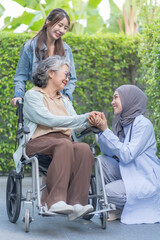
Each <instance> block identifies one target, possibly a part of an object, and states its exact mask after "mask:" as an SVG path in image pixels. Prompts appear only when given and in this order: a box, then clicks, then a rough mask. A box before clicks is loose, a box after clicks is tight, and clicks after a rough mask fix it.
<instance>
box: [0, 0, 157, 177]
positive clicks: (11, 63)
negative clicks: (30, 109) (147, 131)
mask: <svg viewBox="0 0 160 240" xmlns="http://www.w3.org/2000/svg"><path fill="white" fill-rule="evenodd" d="M16 2H21V3H22V2H24V3H25V2H28V1H25V0H23V1H22V0H21V1H20V0H19V1H16ZM29 2H30V1H29ZM34 2H35V1H32V3H34ZM36 2H37V1H36ZM51 2H53V1H49V0H48V1H46V4H42V7H43V9H44V10H45V11H46V14H47V12H48V11H49V10H50V9H49V8H47V6H50V5H49V3H51ZM54 2H56V1H54ZM63 2H64V1H63ZM75 2H76V1H73V3H75ZM77 2H83V1H77ZM99 2H100V1H94V0H93V1H88V5H85V6H81V8H82V7H83V8H84V9H86V13H87V14H88V15H86V16H88V18H87V19H88V22H89V24H88V26H86V27H84V25H82V24H80V23H79V22H78V20H79V18H80V15H78V14H77V13H76V12H74V11H73V9H77V8H73V9H71V10H72V13H71V11H70V10H69V9H66V10H68V12H69V13H70V15H71V18H72V19H73V18H74V21H73V22H71V29H70V31H69V32H68V33H67V34H66V35H65V36H64V37H63V40H64V41H66V42H67V44H68V45H69V46H70V47H71V48H72V52H73V57H74V61H75V66H76V74H77V79H78V80H77V82H76V89H75V91H74V94H73V97H74V99H73V104H74V106H75V109H76V111H77V113H84V112H89V111H92V110H98V111H104V112H105V114H106V116H107V119H108V124H109V126H110V127H111V121H112V118H113V111H112V107H111V101H112V95H113V92H114V90H115V89H116V88H117V87H118V86H120V85H122V84H126V83H129V84H135V85H137V86H139V87H140V88H141V89H142V90H144V91H145V93H146V94H147V98H148V108H147V113H146V115H147V116H148V117H149V118H150V119H151V121H152V123H153V125H154V129H155V134H156V140H157V148H158V152H157V155H158V157H159V158H160V121H159V119H160V20H159V19H158V13H159V6H158V5H156V4H155V3H154V4H153V1H150V2H152V5H150V7H149V5H143V6H145V7H146V10H145V8H144V9H143V8H142V7H141V11H142V12H141V14H140V13H139V18H138V17H137V16H138V14H137V15H135V14H131V13H135V10H134V9H136V6H140V5H138V1H137V3H136V4H137V5H134V4H133V2H134V3H135V2H136V1H125V4H124V9H125V10H126V13H127V9H128V13H129V14H128V15H127V21H126V20H125V11H124V9H122V10H121V9H119V8H118V7H117V6H116V5H115V3H114V1H109V3H110V9H111V10H112V11H111V13H110V16H111V17H110V19H109V20H107V21H106V22H105V23H104V22H103V21H102V19H101V17H100V16H98V14H97V15H96V12H95V11H93V10H95V9H97V4H98V3H99ZM131 2H132V4H131ZM141 2H142V1H141ZM143 2H146V1H143ZM154 2H155V1H154ZM65 3H67V1H65ZM89 4H90V5H89ZM127 4H128V5H127ZM0 6H1V9H2V11H0V12H1V15H3V6H2V5H0ZM30 7H31V6H30ZM32 7H33V6H32ZM34 7H36V6H35V5H34ZM55 7H56V5H55ZM63 8H65V6H63ZM81 8H80V9H81ZM131 9H132V10H131ZM89 10H90V13H88V11H89ZM133 10H134V11H133ZM144 10H145V11H148V22H146V19H145V17H143V16H146V14H144V12H145V11H144ZM153 10H154V11H153ZM37 11H39V10H37ZM118 11H119V12H118ZM131 11H133V12H131ZM143 11H144V12H143ZM39 12H40V11H39ZM153 12H154V14H155V15H154V17H153V14H152V13H153ZM113 13H114V14H113ZM26 14H27V13H24V15H25V18H24V19H28V20H25V21H27V23H28V29H30V30H32V31H30V32H29V31H27V32H25V33H13V31H14V30H15V29H16V27H18V26H19V25H20V23H21V22H22V19H23V17H24V16H23V17H22V16H21V20H20V19H19V20H20V21H19V20H18V18H17V19H12V20H11V19H6V23H5V26H4V27H3V29H1V31H0V46H1V48H0V69H1V71H0V172H1V173H2V174H4V173H7V172H8V171H9V170H10V169H11V168H13V167H14V163H13V159H12V155H13V152H14V151H15V144H16V137H15V136H16V130H17V129H16V127H17V116H16V108H13V107H12V106H11V103H10V101H11V99H12V97H13V76H14V74H15V70H16V66H17V63H18V60H19V55H20V49H21V46H22V45H23V44H24V42H25V41H27V40H28V39H30V38H31V37H33V36H34V35H35V31H37V30H36V26H37V27H38V24H36V23H37V21H35V22H34V21H33V18H34V19H35V18H36V17H35V16H36V15H35V16H32V18H31V16H30V17H29V15H27V18H26ZM29 14H30V13H29ZM76 14H77V15H76ZM83 14H84V12H83ZM115 14H116V18H115V17H114V16H115ZM73 16H74V17H73ZM77 16H79V18H78V17H77ZM117 16H118V17H117ZM135 16H136V18H135ZM151 16H152V17H151ZM159 16H160V15H159ZM44 18H45V16H44ZM81 18H83V16H81ZM90 18H91V19H92V21H91V19H90ZM93 19H94V20H95V21H93ZM29 21H30V22H32V24H31V23H30V22H29ZM42 21H44V20H43V19H42ZM114 21H115V22H114ZM38 22H39V21H38ZM75 23H76V24H75ZM95 23H99V25H98V24H96V25H95ZM118 23H119V24H118ZM120 23H121V24H120ZM127 23H128V27H129V28H127V25H126V24H127ZM29 24H30V25H29ZM116 24H117V25H116ZM40 25H42V23H41V24H40ZM8 26H11V27H10V28H8ZM94 26H95V27H94ZM107 26H108V27H107ZM115 26H116V27H115ZM133 26H134V27H133ZM128 29H129V30H128ZM31 86H32V84H31V83H28V84H27V89H28V88H31ZM144 138H145V136H144Z"/></svg>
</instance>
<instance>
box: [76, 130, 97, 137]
mask: <svg viewBox="0 0 160 240" xmlns="http://www.w3.org/2000/svg"><path fill="white" fill-rule="evenodd" d="M99 132H100V131H99V129H98V128H96V127H89V128H86V129H85V130H84V131H82V132H81V133H79V134H78V135H76V137H77V139H79V138H82V137H85V136H88V135H89V134H91V133H94V134H98V133H99Z"/></svg>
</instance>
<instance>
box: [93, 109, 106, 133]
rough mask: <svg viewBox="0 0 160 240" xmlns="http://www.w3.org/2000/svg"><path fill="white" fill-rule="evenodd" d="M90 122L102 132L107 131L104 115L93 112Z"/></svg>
mask: <svg viewBox="0 0 160 240" xmlns="http://www.w3.org/2000/svg"><path fill="white" fill-rule="evenodd" d="M88 121H89V124H90V125H91V126H95V127H97V128H98V129H99V130H100V131H101V132H104V131H105V130H106V129H107V120H106V117H105V115H104V113H99V114H96V113H94V112H91V113H90V115H89V117H88Z"/></svg>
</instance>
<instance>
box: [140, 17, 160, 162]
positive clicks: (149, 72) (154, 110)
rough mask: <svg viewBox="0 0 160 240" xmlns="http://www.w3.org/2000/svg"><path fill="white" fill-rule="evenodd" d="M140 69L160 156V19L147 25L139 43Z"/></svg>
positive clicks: (159, 155)
mask: <svg viewBox="0 0 160 240" xmlns="http://www.w3.org/2000/svg"><path fill="white" fill-rule="evenodd" d="M139 57H140V59H141V61H140V66H141V68H140V71H141V76H142V79H141V80H142V82H141V83H143V84H145V85H146V94H147V96H148V108H149V109H150V115H149V118H150V119H151V121H152V122H153V123H154V130H155V135H156V140H157V150H158V154H157V155H158V157H159V158H160V20H159V21H156V22H155V23H154V24H152V25H151V26H148V27H146V29H145V30H144V32H143V35H142V39H141V43H140V44H139Z"/></svg>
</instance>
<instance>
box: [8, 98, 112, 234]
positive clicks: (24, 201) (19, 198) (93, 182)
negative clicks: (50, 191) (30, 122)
mask: <svg viewBox="0 0 160 240" xmlns="http://www.w3.org/2000/svg"><path fill="white" fill-rule="evenodd" d="M17 106H18V107H17V115H18V130H17V139H18V144H20V142H21V140H22V138H23V137H24V138H25V143H24V144H23V146H22V150H23V158H22V159H21V163H22V167H21V171H20V173H17V172H16V170H11V171H10V172H9V175H8V179H7V187H6V209H7V215H8V218H9V221H10V222H11V223H16V222H17V220H18V218H19V215H20V212H21V209H22V214H23V217H22V220H23V222H24V224H25V231H26V232H29V229H30V223H31V222H32V221H33V220H34V209H35V202H37V203H36V207H37V210H38V214H39V215H41V216H56V215H60V214H58V213H51V212H48V211H47V210H46V207H45V206H42V204H41V191H42V190H44V189H45V188H46V184H41V185H40V176H46V174H47V169H48V166H49V164H50V162H51V158H50V157H48V156H45V155H42V154H38V153H37V154H35V155H34V156H27V155H26V152H25V148H26V144H27V142H28V134H29V132H30V130H29V128H28V127H26V126H23V103H22V101H21V100H18V103H17ZM91 133H94V134H95V142H94V143H93V144H92V145H91V146H90V148H91V150H92V153H93V155H94V157H95V162H94V169H93V172H94V174H92V175H91V179H90V188H89V197H88V203H89V204H92V205H93V207H94V210H93V212H91V213H88V214H86V215H85V216H83V218H84V219H85V220H90V219H91V218H92V217H93V216H94V215H95V214H97V215H98V216H99V218H100V222H101V227H102V229H106V226H107V217H108V212H109V211H111V210H114V209H115V205H114V204H109V203H108V201H107V196H106V193H105V184H104V178H103V170H102V166H101V161H100V159H99V158H98V157H96V156H95V146H96V145H97V141H98V136H97V133H98V129H96V128H88V129H86V130H84V131H83V132H81V133H80V134H79V135H78V136H76V137H75V140H76V141H78V140H79V139H82V138H83V137H84V136H88V135H89V134H91ZM44 163H45V164H44ZM26 165H27V166H30V167H31V172H32V184H31V189H28V190H27V191H26V192H25V194H24V193H22V190H23V189H22V181H23V179H24V168H25V166H26ZM98 174H99V175H100V180H101V183H102V190H100V188H99V184H98ZM21 205H22V206H21ZM61 215H62V214H61Z"/></svg>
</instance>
